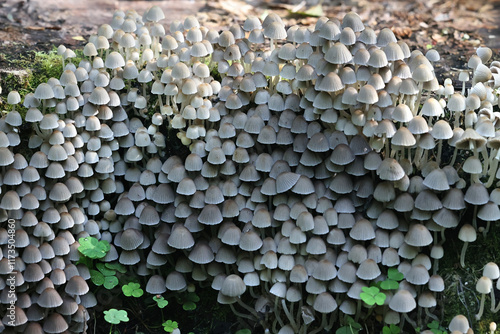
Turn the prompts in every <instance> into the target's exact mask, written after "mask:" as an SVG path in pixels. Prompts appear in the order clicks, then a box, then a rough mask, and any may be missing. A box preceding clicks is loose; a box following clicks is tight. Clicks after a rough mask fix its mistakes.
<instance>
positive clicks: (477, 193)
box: [464, 183, 489, 205]
mask: <svg viewBox="0 0 500 334" xmlns="http://www.w3.org/2000/svg"><path fill="white" fill-rule="evenodd" d="M464 200H465V201H466V202H467V203H469V204H472V205H484V204H486V203H488V201H489V195H488V190H487V189H486V187H485V186H484V185H483V184H482V183H473V184H471V185H470V186H469V188H468V189H467V191H466V192H465V196H464Z"/></svg>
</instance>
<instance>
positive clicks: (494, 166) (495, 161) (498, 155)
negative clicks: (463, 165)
mask: <svg viewBox="0 0 500 334" xmlns="http://www.w3.org/2000/svg"><path fill="white" fill-rule="evenodd" d="M492 153H494V158H493V159H492V160H493V161H492V162H491V164H490V169H489V176H490V177H489V178H488V181H487V182H486V184H485V185H484V186H485V187H486V188H489V187H491V185H492V184H493V181H495V176H496V172H497V169H498V161H499V159H500V150H495V151H493V152H492ZM492 155H493V154H492Z"/></svg>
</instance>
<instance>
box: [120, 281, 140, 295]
mask: <svg viewBox="0 0 500 334" xmlns="http://www.w3.org/2000/svg"><path fill="white" fill-rule="evenodd" d="M122 291H123V294H124V295H125V296H127V297H130V296H132V297H136V298H139V297H140V296H142V295H143V294H144V291H143V290H142V289H141V285H140V284H139V283H134V282H130V283H129V284H127V285H124V286H122Z"/></svg>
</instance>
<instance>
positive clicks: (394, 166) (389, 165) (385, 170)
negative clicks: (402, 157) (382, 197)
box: [377, 158, 405, 181]
mask: <svg viewBox="0 0 500 334" xmlns="http://www.w3.org/2000/svg"><path fill="white" fill-rule="evenodd" d="M377 175H378V176H379V177H380V179H382V180H387V181H398V180H401V179H402V178H403V177H404V176H405V172H404V170H403V167H401V165H400V164H399V163H398V162H397V160H395V159H392V158H385V159H384V160H383V161H382V163H381V164H380V166H379V167H378V168H377Z"/></svg>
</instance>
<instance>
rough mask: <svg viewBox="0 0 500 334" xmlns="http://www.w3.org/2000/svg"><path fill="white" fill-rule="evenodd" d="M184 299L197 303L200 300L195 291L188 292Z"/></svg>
mask: <svg viewBox="0 0 500 334" xmlns="http://www.w3.org/2000/svg"><path fill="white" fill-rule="evenodd" d="M186 299H187V300H189V301H192V302H194V303H197V302H199V301H200V297H199V296H198V295H197V294H196V292H188V293H187V296H186Z"/></svg>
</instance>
